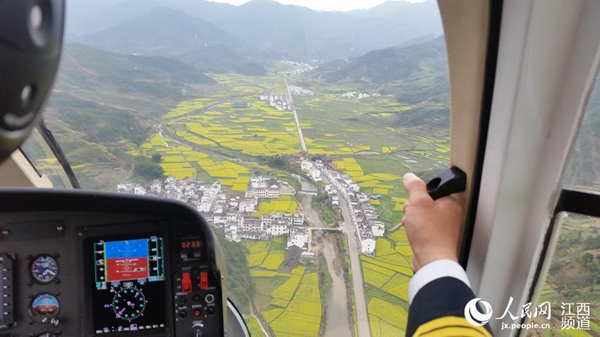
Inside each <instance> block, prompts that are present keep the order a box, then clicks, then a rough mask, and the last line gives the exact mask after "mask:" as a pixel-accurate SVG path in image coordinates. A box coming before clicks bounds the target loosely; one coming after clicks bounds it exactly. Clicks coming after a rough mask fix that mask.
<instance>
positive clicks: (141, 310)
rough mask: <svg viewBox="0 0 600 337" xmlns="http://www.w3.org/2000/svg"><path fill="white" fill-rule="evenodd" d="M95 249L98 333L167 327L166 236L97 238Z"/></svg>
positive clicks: (95, 311) (95, 319)
mask: <svg viewBox="0 0 600 337" xmlns="http://www.w3.org/2000/svg"><path fill="white" fill-rule="evenodd" d="M93 253H94V261H93V263H94V285H93V296H92V300H93V308H94V309H93V310H94V331H95V333H96V334H108V333H126V332H140V331H145V330H153V331H157V330H160V329H163V330H164V328H165V320H166V315H165V312H166V311H165V307H166V305H165V293H166V290H167V289H166V285H165V262H164V260H165V254H164V239H163V238H162V237H159V236H150V237H148V238H135V239H132V240H121V241H109V240H106V241H105V240H96V241H94V242H93Z"/></svg>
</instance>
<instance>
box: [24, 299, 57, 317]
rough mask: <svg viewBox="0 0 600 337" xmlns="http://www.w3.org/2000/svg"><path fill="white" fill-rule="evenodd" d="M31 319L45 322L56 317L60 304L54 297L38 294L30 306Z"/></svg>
mask: <svg viewBox="0 0 600 337" xmlns="http://www.w3.org/2000/svg"><path fill="white" fill-rule="evenodd" d="M29 310H30V313H31V317H32V318H33V319H34V320H35V321H37V322H47V321H48V320H51V319H53V318H55V317H56V316H58V313H59V312H60V303H59V302H58V299H57V298H56V296H54V295H51V294H46V293H44V294H39V295H37V296H36V297H35V298H34V299H33V301H31V305H30V308H29Z"/></svg>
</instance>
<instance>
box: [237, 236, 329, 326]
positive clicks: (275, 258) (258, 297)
mask: <svg viewBox="0 0 600 337" xmlns="http://www.w3.org/2000/svg"><path fill="white" fill-rule="evenodd" d="M244 244H245V246H246V248H247V249H248V251H249V252H250V255H248V265H249V266H250V267H251V269H250V273H251V275H252V277H253V281H254V284H255V287H256V292H255V294H254V307H255V308H256V310H257V311H259V312H260V314H261V316H262V318H263V320H264V322H265V323H266V324H268V325H269V327H270V329H271V330H272V331H273V332H274V333H275V335H277V336H314V335H317V334H318V333H319V329H320V325H321V310H322V308H321V297H320V296H321V295H320V292H319V286H318V276H317V273H316V271H315V270H311V269H310V268H309V267H305V266H298V267H295V268H290V267H288V266H286V265H285V264H284V263H283V262H284V256H285V251H284V247H285V244H284V243H283V238H281V237H279V238H274V239H271V240H270V241H269V242H264V241H245V242H244Z"/></svg>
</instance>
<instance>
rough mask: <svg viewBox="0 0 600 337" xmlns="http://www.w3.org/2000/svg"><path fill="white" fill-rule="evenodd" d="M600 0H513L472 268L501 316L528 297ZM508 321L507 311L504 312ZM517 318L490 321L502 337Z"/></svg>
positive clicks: (594, 42)
mask: <svg viewBox="0 0 600 337" xmlns="http://www.w3.org/2000/svg"><path fill="white" fill-rule="evenodd" d="M598 15H600V3H598V2H596V1H593V0H574V1H571V2H569V3H568V4H567V3H565V2H564V1H561V0H545V1H543V0H504V4H503V16H502V26H501V36H500V48H499V55H498V63H497V76H496V79H495V85H494V95H493V96H494V97H493V102H492V111H491V116H490V130H489V132H488V137H487V144H486V154H487V155H486V157H485V159H484V165H483V172H482V178H481V188H480V191H479V192H480V194H479V198H478V204H477V206H478V207H477V209H476V210H475V212H476V213H477V214H476V217H475V225H474V230H473V239H472V245H471V249H470V252H469V254H470V255H469V261H468V264H467V274H468V276H469V280H470V282H471V284H472V286H473V290H474V292H475V293H476V294H477V296H478V297H480V298H482V299H484V300H486V301H488V302H490V303H491V304H492V308H493V310H494V312H499V313H500V314H501V313H502V312H503V311H504V309H505V308H506V305H507V303H508V301H509V299H510V298H511V297H512V298H513V299H514V302H516V303H512V306H513V308H514V307H520V306H521V305H523V304H524V303H527V301H528V300H529V295H530V294H529V293H530V289H531V286H532V284H533V280H534V276H535V273H536V271H537V269H538V265H539V263H540V261H542V260H543V256H542V255H541V253H542V250H543V248H544V242H545V241H544V239H545V237H546V234H547V231H548V228H549V225H550V222H551V219H552V217H553V215H554V214H555V213H554V208H555V205H556V204H557V202H558V200H559V196H560V194H561V191H562V175H563V173H564V165H565V162H566V161H567V158H568V154H569V153H570V150H571V148H572V146H573V145H574V141H575V139H576V135H577V131H578V129H579V126H580V124H581V120H582V118H583V113H584V110H585V106H586V102H587V97H588V96H589V92H590V91H591V86H592V84H593V81H594V79H595V75H596V74H597V72H596V70H597V68H598V64H599V62H600V53H599V48H600V37H599V36H598V34H597V32H598V31H600V22H598V20H597V17H598ZM498 317H499V316H498ZM502 323H507V324H512V323H518V321H512V320H511V319H510V318H507V317H505V318H504V319H503V320H496V319H493V320H491V321H490V326H491V328H492V331H494V333H495V334H496V336H513V335H515V334H518V333H519V331H515V330H510V329H505V330H501V329H500V328H501V324H502Z"/></svg>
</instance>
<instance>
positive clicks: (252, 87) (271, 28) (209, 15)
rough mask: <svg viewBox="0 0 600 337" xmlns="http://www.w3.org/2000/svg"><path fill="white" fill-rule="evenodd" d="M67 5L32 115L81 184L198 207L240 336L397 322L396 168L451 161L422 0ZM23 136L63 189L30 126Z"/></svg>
mask: <svg viewBox="0 0 600 337" xmlns="http://www.w3.org/2000/svg"><path fill="white" fill-rule="evenodd" d="M96 6H100V5H98V4H97V5H96ZM167 7H168V8H167ZM71 11H72V12H71V13H70V14H71V15H72V17H73V19H69V20H70V21H69V22H68V26H67V27H68V30H67V32H68V35H67V41H66V47H65V50H64V51H63V56H62V62H61V68H60V72H59V75H58V80H57V85H56V86H55V88H54V92H53V95H52V97H51V100H50V103H49V105H48V108H47V112H46V117H45V122H46V124H47V125H48V126H49V128H50V129H51V130H52V132H53V133H54V135H55V137H56V138H57V139H58V141H59V143H60V144H61V146H62V148H63V150H64V152H65V153H66V155H67V157H68V159H69V162H70V163H71V165H72V167H73V169H74V170H75V172H76V174H77V177H78V179H79V181H80V182H81V184H82V186H83V187H84V188H88V189H99V190H106V191H119V192H124V193H135V194H139V195H150V196H160V197H169V198H174V199H177V200H180V201H183V202H186V203H188V204H190V205H191V206H192V207H194V208H196V209H197V210H198V211H199V212H200V213H201V214H202V215H203V216H204V218H205V219H206V220H207V222H208V223H209V224H210V225H211V226H212V227H213V228H214V231H215V235H216V236H217V238H218V239H219V241H220V243H221V245H222V248H223V249H222V250H223V252H224V255H225V258H226V261H227V263H228V264H227V271H226V273H227V275H228V294H229V298H230V299H231V300H232V301H233V302H234V303H235V304H236V306H237V307H238V308H239V309H240V311H241V312H242V314H243V315H244V317H245V318H246V321H247V323H248V326H249V329H250V330H251V333H252V335H253V336H316V335H328V336H333V335H335V336H339V335H344V336H346V335H347V336H361V337H362V336H401V335H403V334H404V329H405V325H406V317H407V310H408V290H407V289H408V281H409V279H410V277H411V275H412V253H411V250H410V247H409V245H408V242H407V238H406V234H405V232H404V229H403V228H402V227H400V225H399V224H400V222H401V220H402V216H403V206H404V203H405V202H406V201H407V199H406V197H407V196H406V193H405V191H404V189H403V188H402V176H403V174H405V173H407V172H416V173H418V174H419V175H420V176H422V177H423V178H427V177H431V176H432V175H433V174H435V173H436V172H439V171H440V170H442V169H444V168H445V167H446V166H447V165H448V163H449V159H450V137H449V85H448V69H447V58H446V49H445V44H444V38H443V35H442V28H441V21H440V18H439V13H438V10H437V4H436V2H435V1H426V2H422V3H414V4H413V3H408V2H403V1H390V2H385V3H383V4H381V5H380V6H377V7H374V8H371V9H363V10H353V11H348V12H323V11H315V10H311V9H308V8H305V7H298V6H289V5H282V4H279V3H277V2H274V1H268V0H254V1H251V2H248V3H246V4H244V5H241V6H239V7H238V6H232V5H227V4H220V3H213V2H208V1H200V0H198V1H193V0H177V1H172V2H166V1H136V0H125V1H109V2H107V3H104V4H102V6H101V7H95V8H94V7H93V5H90V6H89V7H85V6H83V5H81V8H78V5H74V8H72V9H71ZM115 13H119V15H116V14H115ZM398 23H400V24H398ZM25 149H26V151H27V154H28V156H29V157H30V159H32V161H33V162H34V163H35V164H36V167H37V168H38V170H40V171H41V172H43V173H46V174H47V175H48V176H49V177H50V179H51V180H52V181H53V183H54V184H55V185H56V186H64V187H68V186H69V185H68V183H67V182H66V181H65V180H64V175H62V174H60V173H59V171H60V166H59V164H58V162H57V161H56V159H54V158H53V157H52V156H48V154H47V152H46V151H45V149H44V148H43V146H42V144H41V143H40V142H39V139H37V140H36V138H35V137H34V138H33V139H32V140H31V141H30V142H29V143H28V144H27V145H26V146H25Z"/></svg>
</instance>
